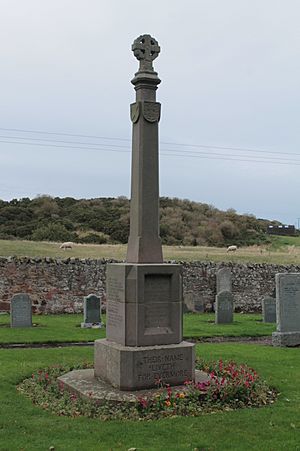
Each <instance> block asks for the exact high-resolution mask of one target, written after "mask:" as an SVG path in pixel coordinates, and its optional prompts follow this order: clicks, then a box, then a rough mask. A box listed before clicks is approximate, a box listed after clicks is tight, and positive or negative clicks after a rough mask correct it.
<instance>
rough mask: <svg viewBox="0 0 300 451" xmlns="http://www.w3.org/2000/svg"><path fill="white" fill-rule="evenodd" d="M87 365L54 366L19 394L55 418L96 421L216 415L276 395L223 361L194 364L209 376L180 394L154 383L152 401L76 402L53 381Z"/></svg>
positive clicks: (267, 400)
mask: <svg viewBox="0 0 300 451" xmlns="http://www.w3.org/2000/svg"><path fill="white" fill-rule="evenodd" d="M91 366H92V364H91V363H85V364H82V365H78V366H77V367H74V366H73V367H67V366H53V367H49V368H46V369H43V370H39V371H38V372H37V373H34V374H32V376H31V378H29V379H25V380H24V381H23V382H22V383H21V384H20V385H19V386H18V390H19V391H20V392H21V393H24V394H25V395H26V396H28V397H29V398H30V399H31V400H32V401H33V403H34V404H37V405H38V406H39V407H42V408H44V409H47V410H50V411H51V412H53V413H55V414H57V415H65V416H80V415H83V416H87V417H90V418H100V419H101V420H110V419H157V418H161V417H169V416H178V415H182V416H197V415H201V414H203V413H208V412H213V411H219V410H232V409H238V408H245V407H259V406H263V405H266V404H270V403H273V402H274V400H275V398H276V392H275V390H274V389H273V388H270V387H268V385H267V384H266V382H265V381H263V380H262V379H261V378H260V377H259V375H258V374H257V373H256V371H254V369H252V368H249V367H248V366H246V365H238V364H236V363H235V362H223V361H222V360H219V361H218V362H211V363H206V362H202V361H200V362H197V365H196V368H197V369H200V370H202V371H205V372H206V373H207V374H208V376H209V377H208V380H207V381H206V382H199V383H194V382H191V381H186V382H185V385H184V386H183V387H182V388H181V389H178V388H176V389H175V388H173V387H169V386H164V384H163V382H162V381H159V382H158V385H159V386H158V388H159V390H158V391H156V394H155V395H154V396H150V397H140V398H138V400H137V401H136V402H126V403H120V404H117V405H114V406H112V405H111V404H108V403H107V404H101V405H100V404H99V403H97V402H96V401H94V400H92V399H84V398H80V397H78V396H77V395H76V394H74V393H70V392H67V391H66V390H64V386H63V384H62V383H61V382H59V381H57V377H58V376H60V375H62V374H64V373H67V372H69V371H72V370H74V369H83V368H90V367H91ZM91 396H92V393H91Z"/></svg>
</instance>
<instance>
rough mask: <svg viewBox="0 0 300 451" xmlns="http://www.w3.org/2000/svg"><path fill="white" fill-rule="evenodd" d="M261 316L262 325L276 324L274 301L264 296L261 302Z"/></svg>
mask: <svg viewBox="0 0 300 451" xmlns="http://www.w3.org/2000/svg"><path fill="white" fill-rule="evenodd" d="M262 315H263V322H264V323H276V300H275V298H272V297H271V296H266V297H265V298H263V300H262Z"/></svg>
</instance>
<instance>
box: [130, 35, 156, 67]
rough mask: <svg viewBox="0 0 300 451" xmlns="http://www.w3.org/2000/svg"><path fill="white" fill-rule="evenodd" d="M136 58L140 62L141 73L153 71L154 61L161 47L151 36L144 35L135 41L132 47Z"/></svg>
mask: <svg viewBox="0 0 300 451" xmlns="http://www.w3.org/2000/svg"><path fill="white" fill-rule="evenodd" d="M131 49H132V51H133V54H134V56H135V57H136V58H137V59H138V60H139V62H140V68H139V71H153V65H152V61H153V60H154V59H155V58H157V57H158V54H159V52H160V47H159V45H158V42H157V41H156V39H154V38H152V37H151V36H150V34H143V35H141V36H139V37H138V38H137V39H135V41H134V43H133V44H132V47H131Z"/></svg>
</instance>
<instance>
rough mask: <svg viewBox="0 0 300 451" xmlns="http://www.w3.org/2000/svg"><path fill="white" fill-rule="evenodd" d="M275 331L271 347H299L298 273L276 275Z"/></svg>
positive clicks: (299, 283) (299, 290)
mask: <svg viewBox="0 0 300 451" xmlns="http://www.w3.org/2000/svg"><path fill="white" fill-rule="evenodd" d="M275 281H276V316H277V331H276V332H273V334H272V343H273V346H299V345H300V273H289V274H276V276H275Z"/></svg>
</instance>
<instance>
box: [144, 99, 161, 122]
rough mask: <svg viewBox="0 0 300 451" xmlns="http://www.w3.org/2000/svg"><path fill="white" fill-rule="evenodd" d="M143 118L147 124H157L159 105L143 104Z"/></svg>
mask: <svg viewBox="0 0 300 451" xmlns="http://www.w3.org/2000/svg"><path fill="white" fill-rule="evenodd" d="M143 116H144V119H146V121H148V122H158V121H159V119H160V103H158V102H143Z"/></svg>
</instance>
